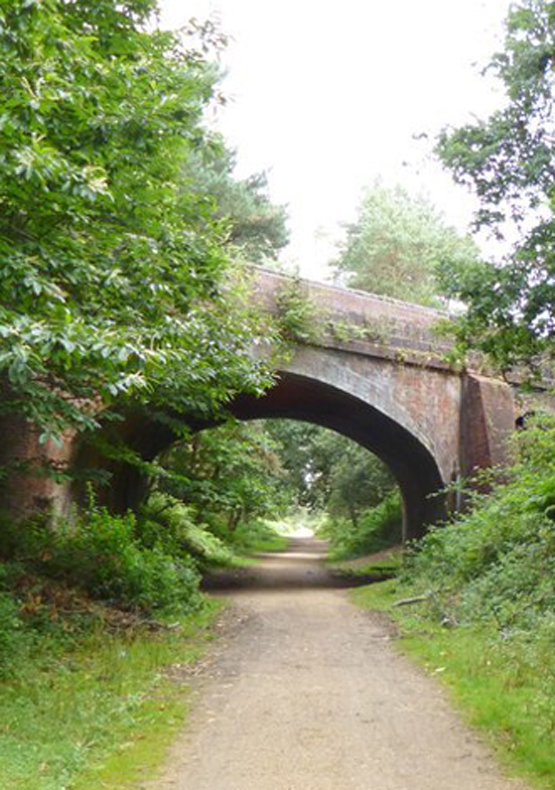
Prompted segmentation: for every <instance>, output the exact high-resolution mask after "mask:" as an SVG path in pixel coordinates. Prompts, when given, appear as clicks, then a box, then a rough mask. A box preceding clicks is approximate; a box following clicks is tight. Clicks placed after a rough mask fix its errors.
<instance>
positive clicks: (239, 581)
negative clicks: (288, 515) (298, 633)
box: [201, 538, 384, 592]
mask: <svg viewBox="0 0 555 790" xmlns="http://www.w3.org/2000/svg"><path fill="white" fill-rule="evenodd" d="M327 549H328V545H327V542H326V541H324V540H317V539H316V538H290V539H289V545H288V547H287V549H286V550H285V551H280V552H279V553H275V554H274V553H264V554H258V555H256V557H255V559H260V560H264V562H263V563H262V564H260V565H256V566H253V567H249V568H225V569H219V570H215V571H212V572H210V573H208V574H207V575H206V576H205V577H204V579H203V581H202V585H201V587H202V589H203V590H210V591H218V592H226V591H240V590H260V591H261V592H263V591H264V590H271V591H274V592H275V591H278V590H279V591H287V590H290V591H291V592H294V591H296V590H306V589H331V588H335V589H348V588H350V587H360V586H361V585H363V584H371V583H372V582H377V581H381V580H382V579H383V578H384V577H383V576H382V575H380V574H371V575H364V576H361V575H358V576H353V575H351V574H346V573H343V572H341V571H338V570H333V569H331V568H328V567H326V565H325V564H324V562H325V559H326V556H327Z"/></svg>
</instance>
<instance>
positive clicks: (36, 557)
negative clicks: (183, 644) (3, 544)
mask: <svg viewBox="0 0 555 790" xmlns="http://www.w3.org/2000/svg"><path fill="white" fill-rule="evenodd" d="M7 542H8V543H9V545H10V555H11V559H12V560H17V561H20V562H21V563H22V565H23V566H24V567H25V568H26V569H27V570H29V571H32V572H34V573H38V574H41V575H42V576H45V577H47V578H49V579H54V580H57V581H59V582H63V583H65V584H67V585H70V586H75V587H77V588H79V589H80V590H82V591H84V592H86V593H88V594H89V595H91V596H92V597H95V598H99V599H101V600H105V601H109V602H110V603H113V604H115V605H119V606H123V607H126V608H139V609H143V610H145V611H148V612H152V611H155V610H171V609H177V608H179V609H181V610H183V609H191V608H195V607H197V606H198V603H199V594H198V583H199V578H200V577H199V573H198V571H197V569H196V565H195V563H194V561H193V559H192V558H191V557H190V556H188V555H187V554H186V553H185V552H184V551H182V552H180V553H178V552H175V551H172V547H171V545H170V543H169V542H166V544H165V545H164V541H163V540H162V539H160V540H159V541H156V540H154V539H153V540H152V542H151V544H150V545H145V544H144V542H142V540H141V530H140V529H139V523H138V521H137V519H136V517H135V516H134V515H133V514H132V513H128V514H126V515H124V516H115V515H112V514H110V513H109V512H108V511H107V510H106V509H105V508H97V507H92V508H90V509H89V511H88V512H87V513H84V514H79V515H78V516H77V517H76V519H75V520H74V521H72V522H62V523H60V524H58V526H57V528H56V529H55V530H53V529H51V528H49V527H48V526H47V525H46V524H45V523H43V522H40V521H35V522H32V523H30V524H26V525H22V524H15V525H14V524H13V523H12V524H11V526H10V528H9V529H8V530H7Z"/></svg>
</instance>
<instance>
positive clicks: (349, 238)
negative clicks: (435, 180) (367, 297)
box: [334, 181, 477, 307]
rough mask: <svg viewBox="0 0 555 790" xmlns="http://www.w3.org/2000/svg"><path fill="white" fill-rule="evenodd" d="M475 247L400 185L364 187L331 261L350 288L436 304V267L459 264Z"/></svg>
mask: <svg viewBox="0 0 555 790" xmlns="http://www.w3.org/2000/svg"><path fill="white" fill-rule="evenodd" d="M476 258H477V248H476V247H475V245H474V243H473V242H472V241H471V240H470V239H469V238H462V237H461V236H459V234H458V233H457V232H456V231H455V230H454V228H452V227H449V226H448V225H446V224H445V221H444V219H443V217H442V216H441V215H440V214H439V213H438V211H437V210H436V209H435V208H434V206H433V205H432V204H431V203H430V202H429V200H427V199H426V198H424V197H422V196H419V197H411V196H410V195H409V194H408V192H406V191H405V190H404V189H402V188H401V187H399V186H397V187H395V188H394V189H388V188H386V187H384V186H383V185H382V184H381V183H380V182H379V181H376V182H375V184H374V185H373V186H372V187H370V188H368V189H367V190H366V191H365V193H364V195H363V198H362V201H361V203H360V206H359V209H358V218H357V220H356V222H355V223H352V224H350V225H347V226H346V238H345V241H344V242H343V243H342V245H341V247H340V255H339V257H338V259H337V260H336V261H335V262H334V266H335V268H336V270H337V273H338V274H339V275H342V278H341V279H342V280H343V281H344V282H345V283H346V285H348V286H349V287H351V288H360V289H362V290H364V291H370V292H371V293H375V294H381V295H383V296H391V297H395V298H397V299H403V300H405V301H407V302H416V303H418V304H423V305H428V306H431V307H438V306H439V305H440V298H439V295H440V293H441V291H440V287H439V283H438V280H437V272H438V269H439V267H440V266H447V265H457V266H465V265H467V264H470V263H472V262H473V261H475V260H476Z"/></svg>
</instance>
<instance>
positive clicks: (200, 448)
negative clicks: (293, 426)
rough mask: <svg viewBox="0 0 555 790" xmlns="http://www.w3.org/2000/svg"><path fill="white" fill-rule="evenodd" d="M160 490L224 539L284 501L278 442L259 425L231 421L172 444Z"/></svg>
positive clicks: (164, 460) (271, 513)
mask: <svg viewBox="0 0 555 790" xmlns="http://www.w3.org/2000/svg"><path fill="white" fill-rule="evenodd" d="M160 461H161V463H162V465H163V466H164V467H165V468H166V469H167V470H168V472H169V475H168V477H166V478H165V479H162V480H161V481H160V483H159V486H160V489H161V490H162V491H164V492H166V493H169V494H171V495H172V496H174V497H176V498H177V499H179V500H181V501H182V502H184V503H185V504H186V505H188V506H190V507H192V508H193V510H194V512H195V516H194V518H195V519H196V520H197V521H200V522H203V523H205V524H208V525H209V527H210V529H211V530H212V531H213V532H215V534H217V535H218V536H219V537H220V538H221V539H223V540H224V541H230V540H233V533H234V532H235V530H236V529H237V528H238V527H239V525H240V524H242V523H249V522H250V521H252V520H256V519H257V518H259V517H263V516H266V515H269V516H274V515H275V514H276V513H279V512H280V511H282V510H283V509H284V507H286V506H287V504H288V503H287V498H286V492H285V491H284V490H283V487H282V478H283V473H282V467H281V463H280V459H279V457H278V455H277V447H276V445H275V443H274V442H273V441H272V438H271V437H270V436H269V435H268V434H267V433H265V432H264V431H263V430H262V429H261V427H260V426H259V425H256V424H253V423H237V422H229V423H227V424H224V425H222V426H220V427H219V428H213V429H210V430H205V431H202V432H200V433H198V434H195V435H194V436H193V437H192V438H191V439H190V440H189V441H184V442H180V443H178V444H176V445H175V446H174V447H173V448H171V449H170V450H169V451H168V452H167V453H166V454H165V455H164V456H163V457H162V458H161V459H160Z"/></svg>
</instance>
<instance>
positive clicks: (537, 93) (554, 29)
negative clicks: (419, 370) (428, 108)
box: [437, 0, 555, 368]
mask: <svg viewBox="0 0 555 790" xmlns="http://www.w3.org/2000/svg"><path fill="white" fill-rule="evenodd" d="M554 58H555V4H554V3H553V2H547V0H522V1H521V2H519V3H515V4H514V5H512V6H511V10H510V12H509V15H508V18H507V23H506V38H505V46H504V49H503V51H502V52H499V53H497V54H496V55H494V57H493V59H492V61H491V63H490V66H489V69H488V71H489V72H490V73H493V74H494V75H495V76H496V77H497V78H498V80H499V81H500V85H501V86H502V88H503V89H504V92H505V96H506V101H505V102H504V104H503V107H502V109H500V110H497V111H496V112H494V113H493V114H492V115H490V117H489V118H488V119H487V120H484V121H475V122H473V123H471V124H467V125H465V126H463V127H461V128H458V129H454V130H451V129H448V130H445V131H444V132H443V133H442V134H441V136H440V137H439V140H438V145H437V152H438V154H439V157H440V159H441V160H442V162H443V163H444V164H445V166H446V167H447V168H448V169H449V170H450V171H451V173H452V174H453V176H454V178H455V180H456V181H457V182H458V183H461V184H464V185H466V186H469V187H471V188H472V189H473V191H474V193H475V194H476V196H477V197H478V199H479V201H480V207H479V209H478V211H477V214H476V217H475V224H476V227H477V228H486V229H488V230H489V231H490V232H491V233H493V234H494V235H496V236H497V237H503V235H504V234H506V232H507V228H508V229H509V233H510V235H511V236H515V231H516V236H517V241H516V243H515V244H514V245H513V246H512V249H511V250H510V252H509V253H508V254H507V256H506V257H505V259H501V260H498V261H497V262H496V263H495V264H489V265H488V264H485V263H484V264H474V265H472V266H471V267H470V268H468V267H465V266H462V265H460V264H459V263H457V262H456V261H454V262H447V263H446V265H445V266H444V267H443V271H442V282H443V286H444V288H445V289H446V291H447V293H448V294H450V295H453V296H454V297H455V298H458V299H460V300H462V301H464V302H465V304H466V305H468V313H467V314H466V315H465V316H464V317H463V319H462V320H461V322H460V325H459V329H458V338H459V343H460V346H461V348H462V349H464V350H466V349H468V348H480V349H482V350H483V351H485V352H487V353H488V354H489V355H490V357H491V358H492V359H493V360H494V362H495V363H496V364H498V365H499V366H500V367H501V368H508V367H510V366H511V365H514V364H515V363H518V362H525V363H534V361H535V358H536V357H537V356H538V355H539V354H542V353H545V352H549V353H551V351H552V343H553V334H554V326H555V324H554V309H553V307H554V304H555V279H554V272H555V258H554V255H553V249H554V240H555V221H554V217H553V183H554V177H555V149H554V147H553V110H554V94H553V64H554Z"/></svg>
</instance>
